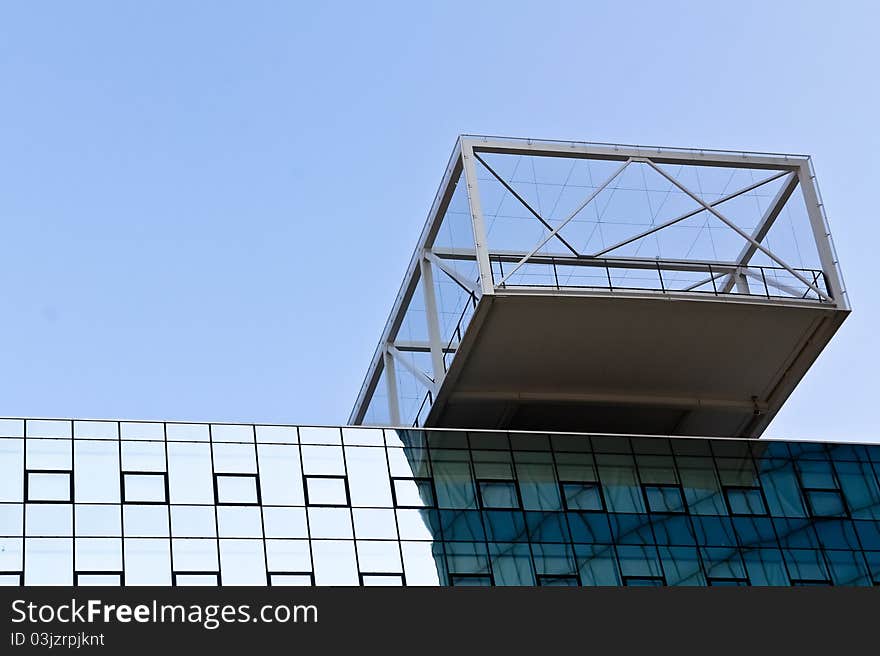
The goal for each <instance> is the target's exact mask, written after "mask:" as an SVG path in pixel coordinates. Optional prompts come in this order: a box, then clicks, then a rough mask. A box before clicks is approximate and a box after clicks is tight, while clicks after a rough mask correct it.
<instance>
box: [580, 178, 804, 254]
mask: <svg viewBox="0 0 880 656" xmlns="http://www.w3.org/2000/svg"><path fill="white" fill-rule="evenodd" d="M787 174H788V175H790V174H789V172H788V171H780V172H779V173H777V174H776V175H771V176H770V177H769V178H765V179H764V180H761V181H760V182H755V183H753V184H750V185H749V186H747V187H743V188H742V189H740V190H739V191H734V192H733V193H731V194H727V195H726V196H722V197H721V198H719V199H718V200H714V201H712V202H711V203H709V205H711V206H712V207H717V206H718V205H721V204H722V203H726V202H727V201H729V200H733V199H734V198H737V197H738V196H742V195H743V194H747V193H749V192H750V191H754V190H755V189H757V188H758V187H761V186H763V185H765V184H768V183H770V182H773V181H774V180H778V179H779V178H781V177H782V176H783V175H787ZM703 211H704V209H703V208H702V207H700V208H698V209H695V210H692V211H690V212H686V213H684V214H682V215H680V216H677V217H675V218H674V219H669V221H664V222H663V223H661V224H660V225H656V226H652V227H651V228H649V229H648V230H645V231H644V232H640V233H639V234H637V235H635V236H633V237H628V238H627V239H624V240H623V241H619V242H617V243H616V244H614V245H612V246H608V247H607V248H603V249H602V250H601V251H598V252H596V253H593V254H592V255H591V256H590V257H601V256H603V255H605V253H610V252H611V251H613V250H616V249H618V248H620V247H621V246H626V245H627V244H631V243H633V242H634V241H638V240H639V239H642V238H643V237H647V236H649V235H652V234H654V233H655V232H657V231H659V230H663V229H664V228H668V227H669V226H671V225H675V224H676V223H680V222H681V221H684V220H685V219H689V218H691V217H692V216H696V215H697V214H699V213H700V212H703Z"/></svg>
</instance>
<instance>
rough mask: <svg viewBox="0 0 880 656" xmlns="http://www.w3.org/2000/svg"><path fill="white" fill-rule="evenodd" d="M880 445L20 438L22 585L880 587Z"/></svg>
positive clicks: (159, 429)
mask: <svg viewBox="0 0 880 656" xmlns="http://www.w3.org/2000/svg"><path fill="white" fill-rule="evenodd" d="M878 479H880V445H865V444H840V443H809V442H783V441H765V440H712V439H698V438H660V437H627V436H619V435H612V436H587V435H572V434H564V435H562V434H560V435H554V434H539V433H497V432H494V433H493V432H476V431H449V430H442V431H441V430H392V429H381V428H307V427H295V426H259V425H257V426H253V425H230V424H211V425H208V424H182V423H161V422H156V423H153V422H113V421H68V420H64V421H60V420H52V421H48V420H19V419H15V420H13V419H9V420H0V583H3V584H8V585H21V584H24V585H48V584H58V585H71V584H75V585H120V584H121V585H528V586H534V585H562V586H578V585H583V586H589V585H606V586H620V585H625V586H630V585H633V586H636V585H698V586H705V585H711V586H714V585H763V586H768V585H770V586H789V585H817V584H818V585H864V586H867V585H877V584H880V484H878Z"/></svg>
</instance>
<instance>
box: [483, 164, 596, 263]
mask: <svg viewBox="0 0 880 656" xmlns="http://www.w3.org/2000/svg"><path fill="white" fill-rule="evenodd" d="M474 157H475V158H476V159H477V160H478V161H479V162H480V164H482V165H483V166H484V167H485V168H486V170H487V171H489V173H491V174H492V176H493V177H494V178H495V179H496V180H498V182H500V183H501V184H502V186H503V187H504V188H505V189H507V191H508V192H510V194H511V195H512V196H513V197H514V198H516V199H517V200H518V201H519V202H520V203H522V205H523V207H525V208H526V209H527V210H528V211H529V212H531V214H532V216H534V217H535V218H536V219H538V221H540V222H541V223H542V224H543V225H544V227H545V228H547V230H553V226H552V225H550V224H549V223H547V221H545V220H544V217H542V216H541V215H540V214H538V212H537V211H536V210H535V209H534V208H533V207H532V206H531V205H529V204H528V203H527V202H526V199H525V198H523V197H522V196H520V195H519V194H518V193H517V192H516V191H515V190H514V188H513V187H511V186H510V185H509V184H507V182H506V181H505V180H504V178H502V177H501V176H500V175H498V174H497V173H496V172H495V170H494V169H493V168H492V167H491V166H489V165H488V164H487V163H486V160H484V159H483V158H482V157H480V156H479V155H478V154H477V153H474ZM556 238H557V239H558V240H559V241H561V242H562V243H563V245H564V246H565V247H566V248H567V249H568V250H570V251H571V252H572V253H574V254H575V255H576V256H577V255H580V253H578V252H577V251H576V250H575V248H574V246H572V245H571V244H569V243H568V242H567V241H565V239H563V238H562V235H560V234H558V233H557V234H556Z"/></svg>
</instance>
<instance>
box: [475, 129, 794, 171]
mask: <svg viewBox="0 0 880 656" xmlns="http://www.w3.org/2000/svg"><path fill="white" fill-rule="evenodd" d="M461 142H462V145H463V146H468V147H470V148H473V149H474V151H476V152H480V153H502V154H508V155H543V156H546V157H576V158H580V159H604V160H613V161H621V162H622V161H624V160H627V159H629V158H631V157H632V158H643V157H644V158H648V157H649V158H651V159H652V160H653V161H655V162H658V163H660V164H692V165H694V166H721V167H726V168H742V169H775V170H777V171H780V170H787V171H794V170H797V169H798V167H799V166H800V165H801V164H802V163H804V162H806V161H808V158H807V156H806V155H786V154H781V153H780V154H775V153H750V152H740V151H723V150H703V149H693V148H662V147H658V146H638V145H624V144H606V143H586V142H578V141H549V140H535V139H510V138H504V137H483V136H476V135H462V137H461Z"/></svg>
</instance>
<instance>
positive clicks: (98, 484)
mask: <svg viewBox="0 0 880 656" xmlns="http://www.w3.org/2000/svg"><path fill="white" fill-rule="evenodd" d="M73 471H74V486H73V490H74V494H75V496H76V501H77V502H78V503H83V502H86V503H88V502H92V503H99V502H109V503H119V500H120V490H119V445H118V444H117V443H116V442H99V441H96V440H77V442H76V443H75V444H74V468H73Z"/></svg>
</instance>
